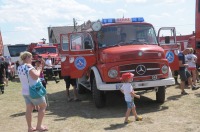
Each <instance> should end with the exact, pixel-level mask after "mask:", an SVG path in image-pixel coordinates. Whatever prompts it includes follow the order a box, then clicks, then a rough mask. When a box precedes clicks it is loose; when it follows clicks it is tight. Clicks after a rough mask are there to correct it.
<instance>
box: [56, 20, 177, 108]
mask: <svg viewBox="0 0 200 132" xmlns="http://www.w3.org/2000/svg"><path fill="white" fill-rule="evenodd" d="M163 30H169V31H172V32H173V34H174V42H169V41H168V40H169V39H168V38H169V37H166V40H165V42H161V43H159V42H158V41H157V38H156V33H155V30H154V27H153V26H152V24H150V23H147V22H144V19H143V18H142V17H139V18H120V19H102V21H101V22H100V21H97V22H94V23H91V28H88V29H87V30H86V31H83V32H77V33H70V34H61V37H60V38H61V51H60V54H61V70H62V75H63V76H66V75H68V76H71V77H72V78H78V82H77V83H78V91H79V93H84V92H85V90H86V89H88V90H90V91H92V94H93V100H94V103H95V105H96V107H97V108H101V107H104V106H105V103H106V96H105V94H106V92H107V91H113V90H119V88H120V86H121V85H122V83H121V81H120V77H121V75H122V74H123V73H125V72H131V73H133V74H134V75H135V76H134V81H133V83H132V85H133V87H134V89H135V90H152V89H155V91H156V101H157V102H160V103H163V102H164V100H165V88H166V86H169V85H173V84H174V83H175V81H174V78H173V77H172V73H171V69H170V66H171V67H172V68H173V69H178V57H177V54H178V52H177V45H176V41H175V40H176V39H175V28H167V27H165V28H162V29H160V30H159V32H161V31H163ZM171 35H172V33H171ZM168 61H169V62H168Z"/></svg>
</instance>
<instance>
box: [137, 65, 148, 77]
mask: <svg viewBox="0 0 200 132" xmlns="http://www.w3.org/2000/svg"><path fill="white" fill-rule="evenodd" d="M136 72H137V74H139V75H144V74H145V72H146V67H145V66H144V65H138V66H137V67H136Z"/></svg>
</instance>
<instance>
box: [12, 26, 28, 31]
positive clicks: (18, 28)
mask: <svg viewBox="0 0 200 132" xmlns="http://www.w3.org/2000/svg"><path fill="white" fill-rule="evenodd" d="M15 30H17V31H19V30H21V31H28V30H31V27H23V26H21V27H15Z"/></svg>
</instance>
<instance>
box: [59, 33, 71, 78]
mask: <svg viewBox="0 0 200 132" xmlns="http://www.w3.org/2000/svg"><path fill="white" fill-rule="evenodd" d="M59 53H60V57H61V76H69V75H70V66H69V39H68V35H67V34H61V35H60V48H59Z"/></svg>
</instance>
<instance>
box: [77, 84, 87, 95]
mask: <svg viewBox="0 0 200 132" xmlns="http://www.w3.org/2000/svg"><path fill="white" fill-rule="evenodd" d="M77 90H78V93H79V94H84V93H86V89H85V87H84V86H83V85H81V84H77Z"/></svg>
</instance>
